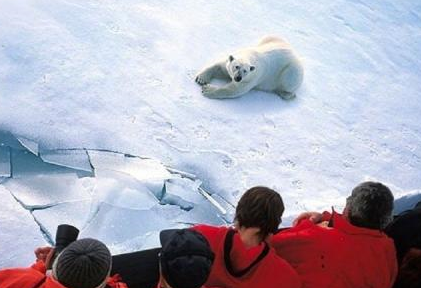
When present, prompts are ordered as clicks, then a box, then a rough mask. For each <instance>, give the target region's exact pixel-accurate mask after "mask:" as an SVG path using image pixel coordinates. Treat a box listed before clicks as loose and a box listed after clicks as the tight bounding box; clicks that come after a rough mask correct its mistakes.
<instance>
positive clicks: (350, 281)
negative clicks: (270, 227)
mask: <svg viewBox="0 0 421 288" xmlns="http://www.w3.org/2000/svg"><path fill="white" fill-rule="evenodd" d="M324 215H328V216H330V213H327V212H325V213H324ZM331 222H332V225H330V226H332V227H321V226H319V225H315V224H313V223H312V222H310V221H309V220H303V221H301V222H300V223H299V224H298V225H297V226H296V227H293V228H291V229H288V230H284V231H282V232H280V233H278V234H276V235H275V236H274V237H273V238H272V245H273V247H274V248H275V250H276V252H277V253H278V255H279V256H281V257H283V258H284V259H285V260H287V261H288V262H289V263H290V264H291V265H292V266H293V267H294V268H295V269H296V270H297V272H298V274H300V276H301V279H302V281H303V287H308V288H312V287H314V288H316V287H317V288H320V287H324V288H345V287H346V288H368V287H370V288H390V287H392V285H393V282H394V280H395V278H396V274H397V262H396V252H395V248H394V245H393V241H392V239H390V238H388V237H387V236H386V235H385V234H383V233H382V232H380V231H378V230H372V229H366V228H361V227H356V226H353V225H352V224H350V223H349V222H348V221H346V220H345V219H344V218H342V216H341V215H339V214H337V213H334V214H333V216H332V218H331Z"/></svg>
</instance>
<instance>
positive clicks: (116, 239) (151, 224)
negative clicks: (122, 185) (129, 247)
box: [81, 203, 173, 245]
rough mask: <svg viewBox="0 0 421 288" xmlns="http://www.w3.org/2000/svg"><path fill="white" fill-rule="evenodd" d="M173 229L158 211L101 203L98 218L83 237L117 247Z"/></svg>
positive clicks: (87, 228)
mask: <svg viewBox="0 0 421 288" xmlns="http://www.w3.org/2000/svg"><path fill="white" fill-rule="evenodd" d="M157 205H158V204H157ZM171 227H173V225H172V223H171V222H170V221H167V220H166V219H165V218H163V217H162V215H160V214H159V213H157V212H156V211H153V210H137V209H128V208H121V207H116V206H112V205H110V204H107V203H101V204H100V206H99V210H98V213H97V214H96V217H95V218H93V219H92V221H90V223H89V225H88V226H87V227H86V229H84V231H83V232H82V235H81V237H95V238H97V239H99V240H101V241H104V242H105V244H107V245H116V244H118V243H123V242H125V241H127V240H128V239H134V238H136V237H139V236H142V235H145V234H146V233H150V232H152V231H160V230H162V229H167V228H171ZM157 244H158V242H157Z"/></svg>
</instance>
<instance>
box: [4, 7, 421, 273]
mask: <svg viewBox="0 0 421 288" xmlns="http://www.w3.org/2000/svg"><path fill="white" fill-rule="evenodd" d="M268 34H273V35H278V36H281V37H285V38H286V39H287V40H288V41H289V42H290V43H291V44H292V46H293V47H294V48H295V50H296V51H297V53H298V54H299V55H301V57H302V58H303V63H304V69H305V78H304V84H303V86H302V88H301V89H300V90H299V91H298V97H297V98H296V99H294V100H293V101H283V100H282V99H280V98H278V97H276V96H275V95H273V94H268V93H263V92H250V93H248V94H247V95H245V96H243V97H241V98H239V99H234V100H211V99H207V98H204V97H203V96H202V95H201V94H200V87H198V86H197V85H196V84H195V83H194V81H193V78H194V74H195V73H196V72H197V71H198V70H199V69H200V68H202V66H204V65H205V64H206V63H209V62H210V61H212V60H213V59H215V58H218V57H219V56H221V55H222V56H223V55H228V53H230V52H231V51H235V50H236V49H238V48H240V47H243V46H247V45H253V44H255V43H257V42H258V40H259V39H260V38H262V37H263V36H264V35H268ZM420 47H421V3H420V2H419V1H412V0H403V1H392V0H383V1H379V0H375V1H369V2H367V1H360V0H338V1H328V0H320V1H310V0H302V1H299V2H297V1H293V0H286V1H276V0H266V1H257V0H237V1H232V0H224V1H219V0H216V1H205V0H196V1H187V0H179V1H170V0H162V1H156V0H142V1H140V0H137V1H134V0H120V1H115V0H84V1H82V0H48V1H47V0H37V1H35V0H0V130H3V131H10V132H12V133H13V134H14V135H17V136H18V137H19V139H20V142H19V143H20V144H21V145H23V146H25V147H26V148H27V149H29V150H30V151H32V152H33V153H35V154H37V152H38V150H39V149H40V147H44V148H43V149H44V150H55V149H66V148H86V149H99V150H101V149H104V150H108V151H119V152H123V153H129V154H131V155H145V156H147V157H148V158H154V159H158V160H159V161H161V162H162V163H164V164H165V166H167V167H172V168H174V169H177V170H181V171H185V172H188V173H191V174H194V175H196V176H197V177H198V179H200V180H201V181H202V182H203V184H202V186H201V187H202V188H204V189H205V190H206V191H209V192H210V193H212V197H213V198H212V199H214V200H215V199H218V201H219V202H218V203H225V204H227V205H226V206H227V207H228V206H230V207H232V206H234V205H235V203H236V202H237V200H238V199H239V197H240V196H241V194H242V192H243V191H244V190H245V189H247V188H249V187H251V186H254V185H267V186H270V187H272V188H275V189H277V190H278V191H279V192H280V193H281V195H282V196H283V198H284V200H285V203H286V207H287V208H286V212H285V219H284V223H285V224H288V223H290V221H291V219H292V217H293V216H294V215H295V214H296V213H298V212H299V211H303V210H323V209H329V207H330V206H331V205H335V206H336V207H338V209H340V208H341V205H343V203H344V199H345V196H346V195H347V194H348V193H349V191H350V190H351V189H352V188H353V187H354V186H355V185H356V184H358V183H359V182H361V181H362V180H364V179H376V180H379V181H383V182H385V183H388V184H391V187H392V188H393V191H394V192H395V194H396V196H397V197H400V196H404V195H407V194H409V195H415V194H417V193H418V192H419V189H420V188H421V173H420V168H421V150H420V149H421V121H420V120H419V118H420V114H421V113H420V112H421V101H420V97H421V95H420V91H421V63H420V62H421V49H420ZM1 135H3V134H1V133H0V137H1ZM0 140H1V139H0ZM35 143H36V144H39V146H40V147H38V145H35ZM1 149H3V148H1V147H0V177H7V176H8V174H9V173H10V167H9V165H8V164H7V161H5V160H4V159H6V158H7V157H8V156H7V155H6V154H7V152H5V151H3V150H4V149H3V150H1ZM82 150H83V149H82ZM64 151H69V150H64ZM79 151H80V150H79ZM16 153H20V152H16ZM22 153H23V152H22ZM66 153H71V152H66ZM40 154H41V157H43V159H44V160H45V161H46V162H42V163H41V162H37V163H38V164H37V166H36V167H26V166H25V165H23V166H22V165H21V167H23V168H22V169H23V171H21V172H20V173H29V172H31V171H32V172H34V173H35V172H36V171H38V170H39V169H47V167H50V166H48V165H47V164H46V163H53V164H54V163H56V162H60V163H61V162H62V161H70V162H71V163H66V165H65V166H66V167H68V168H60V169H62V170H61V172H63V173H64V172H69V171H68V170H66V169H74V168H76V170H77V171H78V172H77V173H76V174H77V176H78V177H81V176H87V173H88V172H87V170H88V171H89V166H86V164H87V162H86V159H85V158H84V157H85V156H84V155H83V152H80V153H79V154H78V156H77V157H76V156H75V155H72V157H70V158H68V157H67V154H66V155H65V156H66V157H63V155H59V153H58V152H57V153H54V155H53V156H51V155H50V156H49V155H47V154H46V153H44V155H42V153H40ZM18 156H19V157H18V159H21V160H22V161H23V162H22V163H21V164H24V163H26V161H32V160H34V159H33V157H35V156H36V155H34V154H32V156H31V153H29V154H22V155H20V154H19V155H18ZM2 157H3V158H2ZM31 157H32V158H31ZM63 159H66V160H63ZM69 159H71V160H69ZM46 165H47V166H46ZM56 168H57V167H56ZM31 169H32V170H31ZM28 170H29V171H28ZM47 170H48V169H47ZM53 170H55V169H53ZM137 171H138V172H141V171H139V170H137ZM17 172H19V171H17ZM50 172H53V171H50ZM120 172H121V171H120ZM123 172H124V171H123ZM104 173H105V174H104V175H98V177H103V178H102V179H104V181H106V180H108V181H110V182H112V179H113V178H112V177H117V178H118V177H120V176H121V175H118V176H116V175H115V174H113V173H117V172H116V171H104ZM107 173H111V174H113V175H114V176H110V174H107ZM47 174H48V175H49V176H48V177H53V176H51V175H50V174H49V173H47ZM25 175H26V174H25ZM138 175H140V176H141V175H142V173H140V174H138ZM33 177H36V176H33ZM45 177H47V176H45ZM66 177H69V179H68V181H70V182H71V181H76V182H78V181H82V180H80V179H85V178H86V177H85V178H78V177H77V179H76V178H73V180H72V176H70V175H68V176H66ZM48 179H49V180H48V181H53V180H52V179H51V178H48ZM88 179H91V180H92V179H95V181H98V183H99V181H100V180H99V178H98V179H97V178H89V177H88ZM118 179H119V178H118ZM25 181H28V180H27V179H21V181H20V182H18V181H16V183H14V185H17V186H18V187H22V190H20V189H17V190H16V193H23V194H26V192H25V191H26V190H25V189H27V187H28V186H27V184H25ZM36 183H37V182H34V185H36V186H34V187H38V188H39V189H41V188H42V185H38V184H36ZM6 184H7V183H6ZM10 185H11V184H10ZM25 185H26V186H25ZM31 185H32V184H31ZM81 185H82V184H81ZM103 185H106V184H103ZM110 185H111V186H112V185H115V187H116V189H120V188H121V187H119V186H118V183H114V184H113V183H110ZM151 185H152V184H151ZM117 187H119V188H117ZM129 187H131V186H130V185H129ZM31 189H32V188H31ZM130 189H131V188H128V190H127V195H132V194H131V193H134V192H133V191H131V190H130ZM136 189H137V188H136ZM136 189H135V190H136ZM18 190H19V191H18ZM1 191H3V190H1ZM2 193H5V192H4V191H3V192H2ZM100 194H101V197H102V198H101V199H104V202H100V203H101V204H98V205H99V206H101V207H104V209H103V210H101V209H100V211H109V213H107V215H108V216H107V215H105V214H104V215H103V216H101V217H111V216H112V215H120V216H121V217H126V215H123V214H124V213H123V214H121V212H120V211H119V209H117V208H115V207H113V204H112V203H108V202H107V201H106V200H107V199H108V198H107V190H106V189H104V191H103V194H102V193H100ZM55 195H56V194H55ZM72 195H73V194H72ZM72 195H68V196H66V197H68V198H69V199H70V198H71V196H72ZM44 196H45V197H47V198H48V193H47V195H44ZM44 196H43V197H44ZM56 196H57V195H56ZM176 196H177V197H180V198H181V199H182V200H184V201H185V202H183V201H180V198H177V197H176ZM31 197H32V195H30V193H29V195H25V199H26V200H28V201H30V200H31V199H32V198H31ZM43 197H41V198H40V199H37V201H38V200H41V199H44V198H43ZM130 197H132V196H130ZM142 197H146V196H144V195H143V196H142ZM184 197H185V195H182V196H178V195H175V196H173V197H168V199H167V200H166V201H168V204H171V203H178V204H180V203H182V205H181V204H180V205H181V206H183V207H182V208H183V209H186V210H187V209H188V207H189V205H190V204H189V203H191V202H192V201H193V199H185V198H184ZM194 197H196V196H194ZM9 198H10V197H9ZM9 198H8V197H6V198H3V197H1V199H2V206H3V201H9V200H10V199H9ZM76 198H78V197H76ZM3 199H5V200H3ZM7 199H9V200H7ZM69 199H66V203H65V204H62V205H70V204H69V203H72V202H71V201H70V200H69ZM12 200H13V199H12ZM67 200H69V201H70V202H67ZM93 200H95V199H93ZM51 201H57V199H55V200H54V198H51ZM78 201H82V202H83V201H85V200H83V199H78ZM89 201H91V200H89ZM47 202H48V201H47ZM132 202H133V203H130V204H135V201H132ZM208 202H209V201H208ZM5 203H8V202H5ZM28 203H31V205H32V204H37V203H35V202H34V203H32V202H28ZM209 203H210V202H209ZM9 204H10V205H9ZM9 204H7V205H9V206H7V207H11V208H8V209H9V210H7V211H14V209H15V208H13V207H14V206H13V205H16V203H12V202H10V203H9ZM38 204H39V203H38ZM120 204H121V203H119V205H120ZM75 205H76V204H74V205H73V206H71V207H70V206H69V207H70V208H69V207H64V208H63V209H61V211H57V212H56V213H57V214H53V215H50V214H48V213H43V212H45V211H43V210H37V213H36V214H39V217H40V218H43V219H45V220H43V221H46V223H47V222H48V221H51V220H54V217H56V215H62V214H61V213H65V212H66V211H72V210H71V209H74V208H73V207H76V206H77V207H79V208H78V209H84V208H83V207H84V206H83V205H84V204H83V205H79V206H78V204H77V205H76V206H75ZM212 205H213V204H212ZM57 206H59V205H57ZM57 206H54V207H55V208H59V207H57ZM118 207H120V206H118ZM161 207H170V208H171V209H178V210H175V211H179V210H181V209H180V207H178V206H175V205H165V206H161ZM209 207H210V206H209ZM212 207H214V205H213V206H212ZM120 208H121V207H120ZM124 209H130V208H129V207H124ZM153 209H154V208H151V209H149V207H146V208H145V209H144V210H141V211H145V212H138V211H132V212H133V215H132V214H128V215H127V219H128V220H127V221H128V222H130V223H125V224H121V223H120V224H119V225H124V226H121V227H119V229H120V230H118V231H119V233H122V232H124V231H126V230H125V229H128V228H130V227H132V226H133V224H132V223H131V221H130V219H145V218H147V219H149V217H151V214H150V213H153V211H154V210H153ZM203 209H204V210H206V209H205V208H203ZM59 210H60V209H59ZM147 211H149V212H147ZM181 211H185V210H181ZM191 211H194V209H193V210H191ZM21 212H22V211H21V210H19V212H16V213H21ZM23 212H25V211H23ZM185 212H186V214H185V217H186V218H188V219H185V220H188V221H186V222H194V221H195V220H198V221H199V220H200V221H206V220H209V221H208V222H211V220H212V219H213V218H212V217H215V213H206V212H207V211H203V213H199V214H200V215H199V214H194V213H191V214H190V215H189V212H188V211H185ZM2 213H3V212H2ZM143 213H145V214H144V215H142V214H143ZM9 214H10V212H9ZM9 214H0V217H1V218H0V219H1V222H0V231H3V229H4V228H3V227H4V226H7V227H9V226H10V225H12V224H9V223H15V222H13V221H15V220H13V219H14V217H15V216H10V217H11V218H10V222H8V221H9V220H7V219H9V218H8V216H7V215H9ZM41 214H43V215H41ZM170 214H171V213H170V212H169V215H170ZM5 215H6V216H7V217H6V216H5ZM25 215H27V214H25ZM27 216H28V215H27ZM80 216H82V215H80ZM129 216H130V217H129ZM16 217H18V216H16ZM37 217H38V216H37ZM207 217H209V218H207ZM18 218H19V219H18V220H19V221H23V218H20V217H18ZM3 219H5V220H3ZM98 219H103V218H98ZM108 219H109V220H108V222H107V223H110V225H114V224H112V221H113V219H114V218H113V219H111V218H108ZM78 221H79V220H78ZM80 221H82V222H83V221H84V220H83V219H82V220H80ZM139 221H140V220H139ZM53 222H54V221H53ZM164 222H165V221H164ZM165 223H168V222H165ZM90 224H91V225H90V226H87V228H86V229H90V230H89V231H92V233H96V232H97V231H99V230H101V229H106V228H105V227H102V225H104V224H103V223H102V222H95V221H94V222H91V223H90ZM13 225H15V224H13ZM25 225H28V227H29V226H30V227H33V226H34V225H33V222H31V223H26V224H25ZM46 225H47V224H46ZM51 225H53V224H51ZM115 225H117V224H115ZM115 225H114V226H110V227H116V226H115ZM19 226H20V225H18V226H17V227H19ZM47 226H48V225H47ZM53 226H54V225H53ZM105 226H106V225H105ZM107 228H109V227H107ZM28 229H29V228H28ZM31 229H32V228H31ZM50 229H53V227H50ZM12 232H13V231H12ZM33 232H34V231H33ZM148 233H149V232H148ZM19 235H20V234H19V231H18V229H16V237H19ZM29 235H34V237H35V235H38V238H34V239H39V234H36V233H35V232H34V234H32V232H31V234H29ZM125 235H126V236H124V237H122V238H119V239H117V240H115V241H113V242H115V243H117V242H118V243H117V244H116V246H115V247H117V248H116V249H120V250H119V251H126V250H128V249H129V250H130V249H131V248H132V249H135V247H136V248H138V247H142V245H144V244H143V243H149V244H150V245H153V244H156V242H154V241H156V240H151V239H152V238H151V237H153V236H154V232H150V233H149V234H147V235H141V234H139V235H135V234H131V231H127V234H125ZM117 236H118V235H116V237H117ZM155 236H156V235H155ZM30 237H32V236H30ZM125 237H127V238H125ZM123 238H125V239H123ZM9 239H10V240H12V239H13V238H8V239H6V241H5V240H3V238H2V239H1V240H0V241H1V246H0V250H1V252H2V253H3V251H10V250H11V249H12V248H13V247H12V246H11V245H14V243H13V244H12V243H11V242H10V240H9ZM37 241H38V240H34V243H33V244H36V242H37ZM119 241H123V242H119ZM124 241H125V242H124ZM29 248H30V247H25V249H29ZM3 249H4V250H3ZM31 249H32V248H31ZM25 251H26V250H25ZM23 254H24V253H22V256H18V255H15V254H14V255H11V256H10V257H7V258H6V259H9V260H5V262H0V267H1V266H3V265H12V264H21V263H26V262H27V259H28V258H27V255H23ZM2 261H3V258H2Z"/></svg>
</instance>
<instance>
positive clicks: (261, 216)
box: [234, 186, 284, 240]
mask: <svg viewBox="0 0 421 288" xmlns="http://www.w3.org/2000/svg"><path fill="white" fill-rule="evenodd" d="M283 213H284V203H283V201H282V198H281V195H279V193H277V192H276V191H274V190H272V189H269V188H267V187H262V186H256V187H253V188H250V189H249V190H247V191H246V192H245V193H244V194H243V196H242V197H241V199H240V201H239V202H238V204H237V209H236V210H235V219H234V220H235V222H236V225H237V226H238V228H242V227H243V228H258V229H259V232H258V234H259V236H260V238H261V240H264V239H266V237H268V236H269V235H270V234H273V233H275V232H276V231H277V230H278V226H279V224H281V217H282V214H283Z"/></svg>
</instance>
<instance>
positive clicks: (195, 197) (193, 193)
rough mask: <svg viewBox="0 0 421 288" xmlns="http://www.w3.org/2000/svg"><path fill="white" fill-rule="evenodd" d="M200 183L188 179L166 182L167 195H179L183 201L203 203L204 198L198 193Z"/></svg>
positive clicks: (175, 179)
mask: <svg viewBox="0 0 421 288" xmlns="http://www.w3.org/2000/svg"><path fill="white" fill-rule="evenodd" d="M200 184H201V182H200V181H197V180H196V181H192V180H190V179H187V178H181V177H180V178H173V179H169V180H168V181H166V182H165V191H166V193H167V194H172V195H177V196H179V197H181V198H182V199H183V200H185V201H188V202H193V203H199V202H202V201H203V199H204V197H203V196H202V195H200V193H198V191H197V190H198V188H199V187H200Z"/></svg>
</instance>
